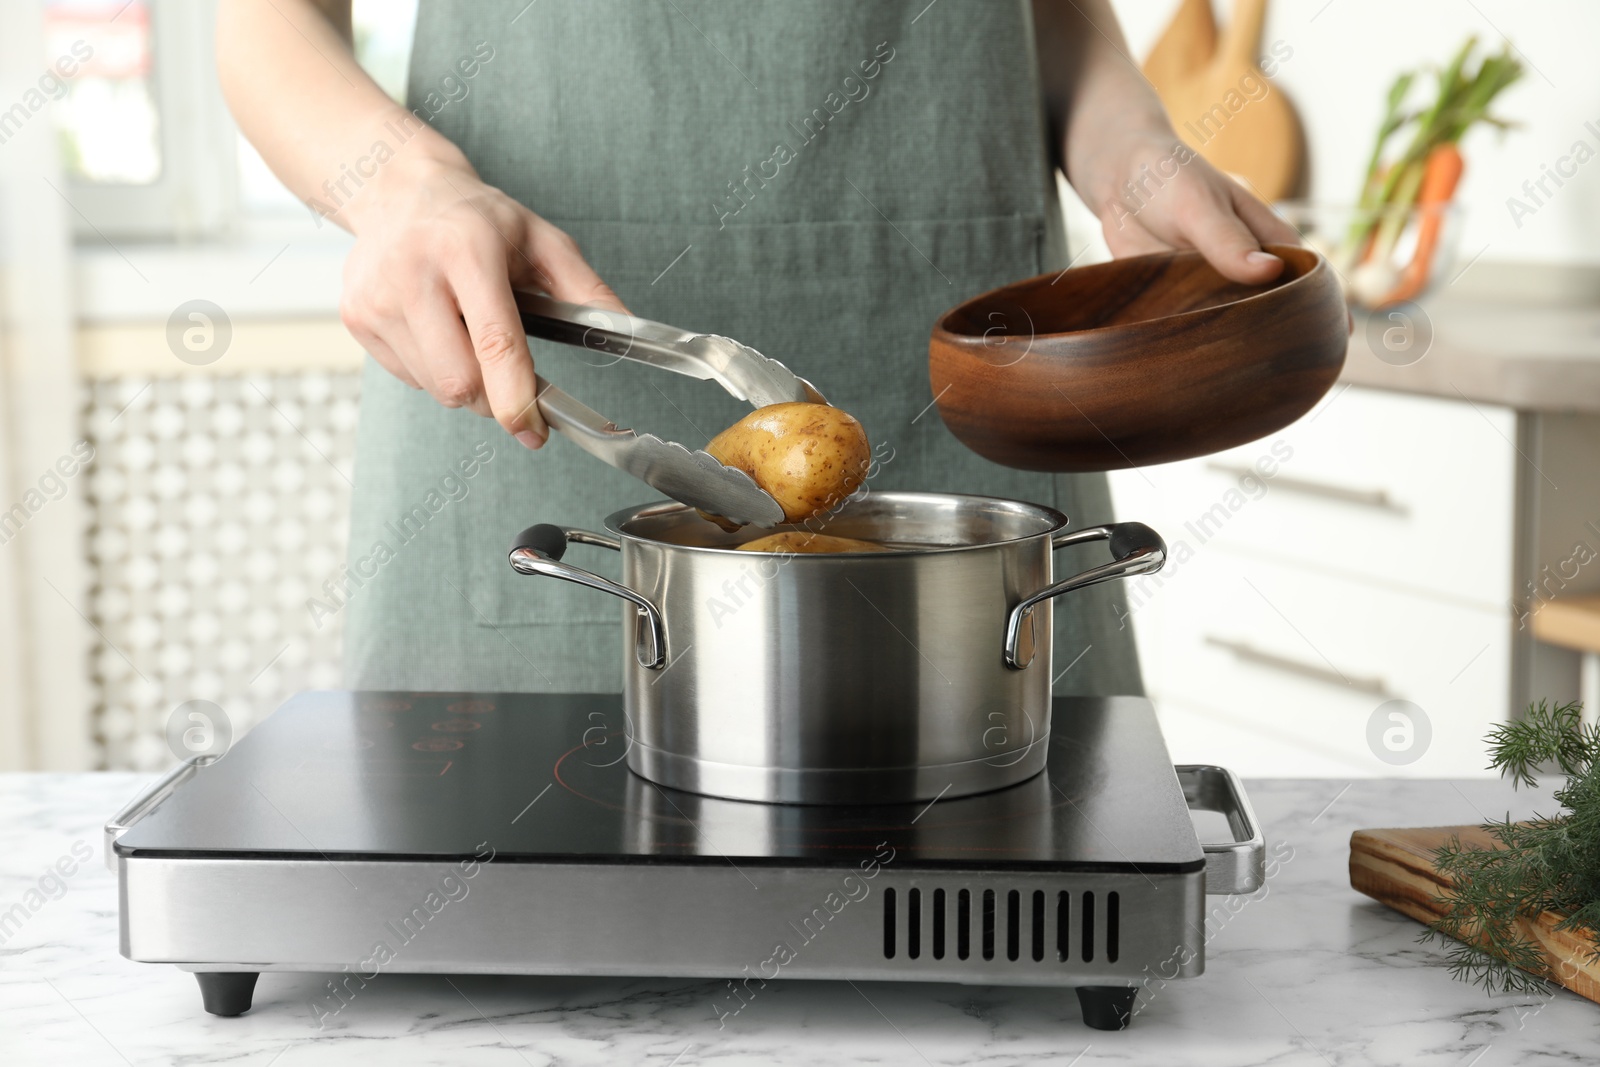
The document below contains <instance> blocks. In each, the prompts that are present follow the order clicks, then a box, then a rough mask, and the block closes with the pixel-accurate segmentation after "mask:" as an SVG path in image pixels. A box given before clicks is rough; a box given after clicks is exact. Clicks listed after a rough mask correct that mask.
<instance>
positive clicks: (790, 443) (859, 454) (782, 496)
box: [706, 402, 872, 522]
mask: <svg viewBox="0 0 1600 1067" xmlns="http://www.w3.org/2000/svg"><path fill="white" fill-rule="evenodd" d="M706 451H707V452H709V453H710V454H711V455H712V457H714V458H715V459H716V460H717V461H718V462H719V463H722V464H724V465H726V466H729V467H736V468H738V469H739V470H742V471H744V472H745V473H746V474H748V475H750V477H751V478H753V479H755V483H756V484H757V485H759V486H760V487H761V488H762V489H765V490H766V491H767V492H768V493H770V494H772V497H773V499H775V500H777V502H778V505H779V506H780V507H782V508H783V515H784V518H785V519H786V520H787V521H789V522H804V521H805V520H806V519H809V518H811V517H812V516H814V515H820V514H822V513H823V512H826V511H828V510H830V509H832V508H834V507H837V506H838V505H839V504H841V503H843V502H844V499H845V498H846V497H848V496H849V495H850V494H851V493H853V492H855V491H856V490H857V489H858V488H860V486H861V483H862V482H863V481H864V480H865V479H866V476H867V467H868V465H869V464H870V463H871V461H872V448H871V446H870V445H869V444H868V443H867V432H866V431H865V430H863V429H862V428H861V423H859V422H857V421H856V420H855V418H854V417H853V416H851V415H850V414H849V413H848V412H844V411H840V410H839V409H838V408H836V407H831V406H829V405H827V404H807V403H800V402H797V403H789V404H770V405H768V406H767V407H764V408H757V409H756V410H755V411H752V412H751V413H750V414H748V415H746V416H745V417H744V418H742V419H740V420H739V421H738V422H736V423H734V424H733V425H732V426H730V427H728V428H727V429H726V430H723V431H722V432H721V433H719V434H717V436H715V437H713V438H712V439H711V443H710V444H709V445H707V446H706Z"/></svg>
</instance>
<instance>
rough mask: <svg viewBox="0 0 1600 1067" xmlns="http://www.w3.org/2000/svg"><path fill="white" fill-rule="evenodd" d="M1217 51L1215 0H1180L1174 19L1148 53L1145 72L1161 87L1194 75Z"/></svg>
mask: <svg viewBox="0 0 1600 1067" xmlns="http://www.w3.org/2000/svg"><path fill="white" fill-rule="evenodd" d="M1216 51H1217V22H1216V19H1215V18H1214V17H1213V15H1212V13H1211V0H1179V3H1178V10H1177V11H1176V12H1175V13H1174V14H1173V16H1172V21H1171V22H1169V23H1167V28H1166V29H1165V30H1164V31H1163V32H1162V34H1161V36H1160V37H1159V38H1157V40H1156V43H1155V44H1154V45H1152V46H1151V47H1150V54H1149V55H1147V56H1145V57H1144V76H1145V77H1146V78H1149V79H1150V84H1151V85H1154V86H1156V87H1157V90H1158V91H1159V89H1160V87H1161V86H1163V85H1168V86H1170V85H1173V84H1175V83H1176V82H1179V81H1182V80H1183V79H1185V78H1192V77H1194V76H1195V75H1196V74H1197V73H1199V72H1200V70H1201V69H1202V68H1203V67H1204V66H1205V65H1206V64H1207V63H1209V62H1211V57H1212V56H1214V55H1215V54H1216Z"/></svg>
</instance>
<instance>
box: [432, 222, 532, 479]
mask: <svg viewBox="0 0 1600 1067" xmlns="http://www.w3.org/2000/svg"><path fill="white" fill-rule="evenodd" d="M454 284H455V292H456V302H457V303H458V304H459V305H460V308H461V317H462V319H463V320H464V321H465V323H466V328H467V334H468V336H469V337H470V338H471V343H472V352H473V355H474V357H475V358H476V359H477V362H478V370H479V373H480V375H481V377H482V381H483V393H484V396H485V397H486V399H487V401H488V405H489V410H490V413H491V414H493V416H494V418H495V420H496V421H498V422H499V423H500V425H501V426H503V427H505V430H506V432H507V433H509V434H511V435H512V436H513V437H515V438H516V439H517V440H518V441H519V442H521V443H522V444H523V445H524V446H525V447H527V448H538V447H539V446H541V445H543V444H544V442H545V439H546V438H548V437H549V436H550V430H549V428H548V427H547V426H545V422H544V416H543V415H541V414H540V413H539V406H538V404H537V403H536V400H537V397H538V379H536V378H535V377H534V374H533V357H532V355H531V354H530V353H529V352H528V338H527V335H526V334H525V333H523V330H522V316H521V315H520V314H519V313H518V311H517V304H516V300H515V299H514V298H513V297H512V295H511V281H510V278H509V277H508V276H507V274H506V270H505V258H504V257H503V256H501V255H499V254H498V250H497V249H489V250H485V251H484V252H482V253H481V254H480V256H479V257H478V258H477V259H475V260H474V261H473V266H472V267H471V268H470V270H469V271H468V272H465V273H464V276H463V277H461V278H460V279H459V280H458V281H456V282H455V283H454Z"/></svg>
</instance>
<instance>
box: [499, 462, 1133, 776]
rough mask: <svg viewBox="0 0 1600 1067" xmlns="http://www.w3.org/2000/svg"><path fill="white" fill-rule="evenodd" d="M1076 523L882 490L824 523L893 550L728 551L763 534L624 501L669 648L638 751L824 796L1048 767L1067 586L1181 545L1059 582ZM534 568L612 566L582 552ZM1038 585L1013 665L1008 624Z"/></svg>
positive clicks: (640, 708)
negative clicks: (1055, 541)
mask: <svg viewBox="0 0 1600 1067" xmlns="http://www.w3.org/2000/svg"><path fill="white" fill-rule="evenodd" d="M1066 525H1067V519H1066V516H1064V515H1062V514H1061V513H1060V512H1058V511H1056V510H1054V509H1052V508H1047V507H1043V506H1041V505H1036V504H1027V503H1022V502H1019V501H1011V500H999V499H994V498H987V497H973V496H953V495H944V494H932V493H870V494H867V495H865V496H862V497H858V498H855V499H852V500H850V501H848V502H847V503H846V504H845V505H844V506H843V507H842V508H841V509H840V510H839V511H838V512H837V513H836V514H834V515H833V516H831V517H830V518H829V519H828V521H827V522H826V523H824V524H821V526H820V529H821V530H822V531H823V532H826V533H830V534H836V535H839V536H845V537H858V538H864V539H868V540H877V541H880V542H883V543H887V544H890V545H891V546H894V548H893V549H892V550H891V551H887V552H881V553H862V554H844V555H826V554H817V555H769V554H757V553H744V552H734V551H728V549H730V548H732V547H733V546H734V545H737V544H738V543H740V541H741V540H744V539H748V535H744V537H741V536H739V535H732V534H726V533H723V532H722V531H720V530H718V529H717V528H716V527H715V526H713V525H712V524H710V523H708V522H706V521H704V520H703V519H700V518H699V517H698V516H696V515H695V513H694V512H693V510H691V509H689V508H686V507H684V506H683V505H681V504H655V505H648V506H645V507H639V508H632V509H627V510H624V511H619V512H617V513H615V514H614V515H612V516H610V517H609V518H608V519H607V520H606V528H607V530H608V531H609V532H610V533H612V534H613V535H615V536H616V537H617V538H618V539H619V540H620V541H621V542H622V564H623V567H622V583H621V584H622V585H623V586H625V587H627V589H628V590H629V591H630V592H631V593H633V594H635V595H636V596H637V597H638V598H639V599H637V600H635V599H633V598H632V597H630V598H628V599H630V601H632V603H633V605H634V607H630V608H628V609H626V610H627V616H626V621H627V626H628V629H627V640H628V642H629V643H630V644H632V645H634V646H635V647H636V648H637V647H638V640H637V633H636V626H637V623H636V622H635V621H634V615H635V612H636V610H637V609H639V604H640V601H643V602H645V603H648V604H651V605H654V608H655V610H656V611H657V612H658V613H659V617H660V619H661V620H662V627H663V630H664V644H665V652H666V659H665V663H664V664H663V665H662V666H661V668H660V669H659V670H651V669H648V667H646V666H641V665H640V664H641V662H642V661H641V659H640V657H639V656H637V655H635V656H630V657H629V660H628V661H627V662H625V664H624V682H623V685H624V698H625V705H626V713H627V716H628V725H627V729H628V738H629V747H628V765H629V766H630V767H632V768H633V770H634V771H636V772H637V773H639V774H641V775H643V776H644V777H646V778H649V779H651V780H652V781H656V782H660V783H662V784H664V785H669V786H672V787H674V788H678V789H683V790H687V791H689V792H694V793H705V794H710V795H713V796H721V797H730V798H733V799H739V800H754V801H763V802H772V803H785V802H787V803H805V804H809V803H832V804H846V803H875V802H876V803H895V802H902V801H915V800H927V799H929V798H932V797H936V796H950V797H954V796H962V795H966V794H970V793H976V792H983V791H986V790H990V789H998V788H1001V787H1003V786H1007V785H1012V784H1015V783H1017V782H1020V781H1023V780H1025V779H1026V778H1028V777H1030V776H1032V775H1033V774H1036V773H1037V772H1038V771H1039V770H1040V769H1041V768H1042V767H1043V766H1044V763H1045V758H1046V745H1047V742H1048V739H1049V736H1050V682H1051V677H1052V675H1051V669H1050V668H1051V664H1050V651H1049V650H1050V646H1051V641H1050V636H1051V618H1052V615H1051V611H1052V601H1051V600H1050V599H1048V598H1049V597H1054V596H1058V595H1060V594H1061V593H1062V592H1066V591H1067V588H1066V587H1070V586H1071V583H1072V582H1079V583H1080V584H1092V583H1093V582H1096V581H1106V580H1110V579H1111V578H1115V577H1120V576H1121V575H1122V574H1128V573H1144V572H1146V571H1148V570H1154V569H1156V568H1157V567H1159V566H1160V562H1161V559H1160V553H1152V552H1145V553H1144V554H1143V555H1141V556H1140V557H1139V558H1138V559H1131V558H1130V559H1126V560H1123V561H1119V562H1117V563H1113V564H1109V565H1107V566H1106V567H1101V568H1095V569H1092V570H1090V571H1088V572H1085V573H1084V574H1083V575H1079V576H1077V577H1076V578H1074V579H1070V580H1069V581H1068V582H1066V583H1061V584H1060V585H1056V584H1053V582H1052V573H1051V569H1052V568H1051V552H1052V538H1053V537H1056V535H1059V534H1060V533H1061V532H1062V531H1063V530H1064V528H1065V527H1066ZM1124 525H1127V526H1135V525H1137V524H1124ZM1121 529H1123V527H1122V526H1118V527H1096V528H1095V529H1094V530H1093V531H1087V530H1086V531H1082V533H1081V535H1069V536H1068V537H1067V538H1065V539H1062V540H1063V543H1076V540H1089V539H1104V538H1106V537H1110V536H1113V535H1114V534H1115V532H1116V531H1118V530H1121ZM1152 536H1153V535H1152ZM1074 538H1076V540H1075V539H1074ZM1157 540H1159V539H1157ZM519 569H521V568H519ZM524 573H545V574H549V575H552V576H555V577H560V578H564V579H566V580H570V581H582V582H583V583H584V584H589V585H594V584H595V583H594V582H592V581H588V580H587V579H588V578H590V577H592V576H588V575H587V574H586V572H581V571H576V569H564V570H561V571H551V570H544V571H532V570H530V571H525V572H524ZM578 574H584V575H585V577H584V578H579V577H577V575H578ZM596 587H597V588H606V587H605V586H596ZM607 591H608V592H614V593H615V592H616V590H614V589H607ZM1041 594H1044V595H1043V596H1041ZM617 595H621V594H620V593H619V594H617ZM1024 603H1030V606H1031V608H1032V610H1031V612H1029V613H1028V614H1029V618H1028V621H1029V625H1027V626H1021V624H1020V622H1017V623H1016V624H1015V625H1016V627H1017V629H1018V632H1019V637H1018V640H1019V641H1021V642H1023V645H1024V647H1023V649H1022V650H1021V651H1019V655H1018V659H1019V661H1020V664H1019V665H1018V666H1012V665H1010V664H1009V663H1008V658H1007V627H1008V625H1011V624H1012V622H1013V615H1014V611H1015V609H1016V608H1017V606H1018V605H1021V604H1024ZM658 647H659V646H658Z"/></svg>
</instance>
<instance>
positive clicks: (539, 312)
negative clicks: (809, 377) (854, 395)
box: [516, 292, 828, 407]
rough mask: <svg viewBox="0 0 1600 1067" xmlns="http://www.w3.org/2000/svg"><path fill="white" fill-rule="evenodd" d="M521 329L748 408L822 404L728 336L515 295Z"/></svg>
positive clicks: (795, 379)
mask: <svg viewBox="0 0 1600 1067" xmlns="http://www.w3.org/2000/svg"><path fill="white" fill-rule="evenodd" d="M516 298H517V308H518V310H520V311H521V312H522V327H523V329H524V330H526V331H527V332H528V335H529V336H531V337H538V338H541V339H542V340H546V341H556V342H558V343H560V344H566V345H574V346H576V347H578V348H587V349H589V350H590V351H594V352H605V353H607V354H608V355H613V356H617V357H619V358H622V359H631V360H634V361H635V362H638V363H646V364H649V365H650V366H652V367H659V368H660V369H662V370H666V371H671V372H672V373H674V374H682V375H685V376H686V377H690V378H699V379H701V380H702V381H714V382H716V383H717V384H718V385H720V386H722V388H723V389H725V390H727V391H728V393H729V394H730V395H732V396H734V397H736V398H738V399H739V400H744V401H748V402H749V403H750V404H751V405H752V406H753V407H766V406H767V405H768V404H782V403H784V402H786V401H797V400H803V401H809V402H811V403H813V404H826V403H827V402H828V401H827V400H826V399H825V398H824V397H823V395H822V394H821V393H820V392H818V391H817V388H816V386H814V385H812V384H811V383H810V382H808V381H806V380H805V379H804V378H802V377H800V376H799V375H797V374H795V373H794V372H793V371H791V370H790V369H789V368H788V367H786V366H784V365H783V364H782V363H779V362H778V361H777V360H775V359H770V358H768V357H767V356H764V355H762V354H761V353H760V352H757V351H756V350H755V349H753V348H751V347H750V346H749V345H746V344H741V343H739V342H738V341H735V340H734V339H733V338H731V337H719V336H717V335H716V334H708V333H692V332H690V331H688V330H680V329H679V328H678V327H676V326H668V325H667V324H665V323H661V322H652V321H650V320H649V319H641V318H638V317H637V316H634V315H627V314H624V313H622V312H620V311H607V310H606V309H604V308H592V307H585V306H583V305H582V304H568V303H566V302H564V301H561V300H552V299H551V298H550V297H548V296H543V295H541V294H538V293H527V292H519V293H517V294H516Z"/></svg>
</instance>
